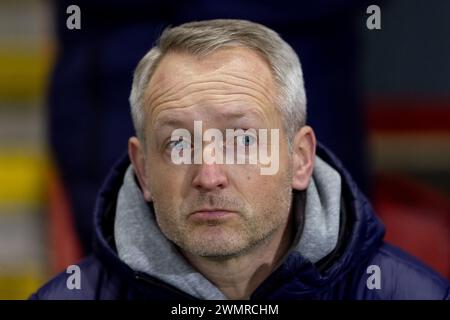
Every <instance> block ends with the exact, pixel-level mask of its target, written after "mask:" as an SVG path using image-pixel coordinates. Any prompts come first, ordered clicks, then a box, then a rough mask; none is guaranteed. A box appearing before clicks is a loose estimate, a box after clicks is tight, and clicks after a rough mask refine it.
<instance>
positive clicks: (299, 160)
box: [292, 126, 316, 190]
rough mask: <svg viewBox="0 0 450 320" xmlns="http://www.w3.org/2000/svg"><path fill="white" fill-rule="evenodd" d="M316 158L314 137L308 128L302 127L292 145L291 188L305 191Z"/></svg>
mask: <svg viewBox="0 0 450 320" xmlns="http://www.w3.org/2000/svg"><path fill="white" fill-rule="evenodd" d="M315 157H316V137H315V135H314V131H313V130H312V128H311V127H310V126H304V127H302V128H301V129H300V130H299V131H298V132H297V134H296V135H295V137H294V142H293V145H292V166H293V171H292V188H293V189H296V190H305V189H306V188H307V187H308V185H309V181H310V179H311V175H312V173H313V169H314V159H315Z"/></svg>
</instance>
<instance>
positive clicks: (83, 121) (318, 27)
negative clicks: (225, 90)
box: [0, 0, 450, 299]
mask: <svg viewBox="0 0 450 320" xmlns="http://www.w3.org/2000/svg"><path fill="white" fill-rule="evenodd" d="M72 4H76V5H78V6H79V7H80V9H81V29H80V30H77V29H74V30H70V29H68V28H67V26H66V21H67V19H68V18H69V16H70V15H71V14H68V13H66V9H67V7H68V6H69V5H72ZM371 4H377V5H378V6H379V7H380V8H381V30H369V29H368V28H367V27H366V20H367V18H368V17H369V16H370V14H367V13H366V9H367V7H368V6H369V5H371ZM211 18H244V19H249V20H253V21H256V22H261V23H263V24H265V25H267V26H269V27H271V28H273V29H274V30H276V31H277V32H279V33H280V35H281V36H282V37H283V38H284V39H285V40H287V41H288V42H289V43H290V44H291V45H292V46H293V47H294V49H295V50H296V51H297V53H298V54H299V56H300V59H301V62H302V67H303V69H304V76H305V85H306V90H307V96H308V122H309V124H310V125H312V126H313V127H314V129H315V131H316V133H317V136H318V138H319V140H320V141H321V142H322V143H323V144H325V145H326V146H328V147H329V148H330V149H332V150H333V151H334V152H335V153H336V154H337V155H338V157H340V158H341V160H342V162H343V163H344V164H345V165H346V167H347V168H348V169H349V171H350V172H351V174H352V175H353V176H354V178H355V180H356V181H357V183H358V184H359V185H360V187H361V189H362V190H364V192H365V193H366V194H367V195H368V196H369V198H370V199H371V200H372V202H373V205H374V207H375V208H376V210H377V212H378V214H379V215H380V217H381V218H382V220H383V221H384V223H385V224H386V228H387V235H386V237H387V240H389V241H391V242H393V243H395V244H396V245H398V246H400V247H401V248H403V249H404V250H406V251H408V252H409V253H411V254H412V255H414V256H416V257H418V258H420V259H421V260H423V261H425V262H426V263H427V264H428V265H430V266H431V267H433V268H434V269H436V270H437V271H439V272H440V273H441V274H442V275H444V276H445V277H447V278H449V279H450V61H449V58H448V57H450V2H449V1H446V0H431V1H427V2H424V1H420V0H391V1H370V2H368V1H360V0H342V1H332V0H328V1H327V0H320V1H314V3H312V2H311V1H288V0H278V1H269V0H264V1H251V0H247V1H239V2H233V1H226V2H225V1H223V2H219V1H201V0H196V1H189V2H187V1H173V0H170V1H164V3H162V2H158V1H144V0H142V1H139V0H130V1H118V0H110V1H106V0H97V1H75V0H74V1H65V0H61V1H54V2H53V1H45V0H20V1H12V0H2V1H1V2H0V299H26V298H27V297H28V296H29V295H30V294H31V293H32V292H33V291H34V290H36V289H37V288H38V287H39V286H40V285H42V284H43V283H44V282H46V281H47V280H48V279H49V278H50V277H52V276H53V275H55V274H56V273H57V272H60V271H63V270H64V269H65V268H66V267H67V266H68V265H70V264H72V263H75V262H76V261H78V260H79V259H80V258H81V257H83V256H84V255H86V254H88V253H89V252H91V250H92V244H91V243H92V237H91V234H92V211H93V206H94V202H95V197H96V193H97V191H98V189H99V188H100V186H101V183H102V181H103V179H104V178H105V176H106V174H107V173H108V170H109V169H110V167H111V166H112V164H113V163H114V161H115V160H116V159H117V158H118V157H119V156H120V155H121V154H123V153H124V152H125V151H126V141H127V139H128V137H129V136H130V135H132V134H133V130H132V124H131V118H130V116H129V104H128V95H129V91H130V88H131V80H132V72H133V69H134V67H135V66H136V64H137V62H138V61H139V59H140V58H141V57H142V56H143V55H144V54H145V53H146V52H147V51H148V50H149V49H150V48H151V46H152V45H153V43H154V41H155V39H156V38H157V36H158V35H159V34H160V33H161V31H162V30H163V29H164V27H165V26H167V25H169V24H172V25H176V24H179V23H182V22H186V21H192V20H202V19H211Z"/></svg>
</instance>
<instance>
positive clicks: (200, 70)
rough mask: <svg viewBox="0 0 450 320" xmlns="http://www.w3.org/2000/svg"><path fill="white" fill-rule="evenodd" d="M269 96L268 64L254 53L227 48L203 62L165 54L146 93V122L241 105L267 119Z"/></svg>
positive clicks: (188, 56) (199, 58)
mask: <svg viewBox="0 0 450 320" xmlns="http://www.w3.org/2000/svg"><path fill="white" fill-rule="evenodd" d="M275 91H276V90H275V81H274V77H273V75H272V71H271V69H270V66H269V63H268V62H267V61H266V59H265V58H264V57H263V55H262V54H260V53H259V52H257V51H255V50H251V49H248V48H241V47H227V48H221V49H219V50H217V51H214V52H212V53H210V54H208V55H206V56H194V55H191V54H188V53H180V52H171V53H168V54H167V55H166V56H164V57H163V58H162V60H161V61H160V64H159V65H158V67H157V68H156V70H155V73H154V75H153V77H152V78H151V81H150V83H149V86H148V88H147V92H146V96H147V103H146V105H147V106H148V107H147V108H148V109H147V116H148V117H149V118H150V119H152V120H155V118H156V117H157V116H158V115H159V114H160V113H167V112H168V111H178V112H179V111H181V110H183V109H184V110H183V111H185V112H191V111H195V110H197V109H199V108H204V107H208V108H209V107H210V106H218V105H220V106H221V110H223V109H225V108H224V106H226V108H233V107H239V106H244V105H245V106H246V107H247V110H248V109H251V107H254V108H256V109H260V110H259V111H260V112H262V113H267V114H269V113H271V112H273V111H274V110H271V108H274V104H273V100H274V99H273V98H274V96H275ZM249 107H250V108H249ZM211 108H212V107H211ZM212 109H213V108H212ZM197 111H198V110H197ZM257 111H258V110H257Z"/></svg>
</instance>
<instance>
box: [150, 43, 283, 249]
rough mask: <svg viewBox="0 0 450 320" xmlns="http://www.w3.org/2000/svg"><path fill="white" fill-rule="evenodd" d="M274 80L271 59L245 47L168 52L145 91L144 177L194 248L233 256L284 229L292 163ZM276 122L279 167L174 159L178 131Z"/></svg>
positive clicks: (158, 205) (162, 214)
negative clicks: (266, 169)
mask: <svg viewBox="0 0 450 320" xmlns="http://www.w3.org/2000/svg"><path fill="white" fill-rule="evenodd" d="M276 94H277V92H276V85H275V81H274V79H273V76H272V74H271V71H270V68H269V65H268V64H267V62H266V61H265V60H264V59H263V58H262V57H261V56H260V55H259V54H258V53H256V52H254V51H252V50H249V49H245V48H236V47H234V48H226V49H221V50H218V51H216V52H214V53H212V54H209V55H207V56H206V57H202V58H199V57H195V56H192V55H189V54H184V53H170V54H168V55H166V56H165V57H164V58H163V59H162V61H161V63H160V65H159V66H158V67H157V69H156V72H155V73H154V75H153V77H152V79H151V82H150V85H149V89H148V91H147V92H146V96H147V106H148V109H147V113H146V119H145V124H146V131H145V136H146V146H145V148H143V152H145V165H144V166H145V178H144V179H145V182H146V185H147V187H148V190H149V194H150V195H151V196H147V197H146V198H147V200H148V201H153V204H154V208H155V214H156V220H157V223H158V225H159V227H160V229H161V230H162V232H163V233H164V234H165V236H166V237H167V238H168V239H170V240H172V241H173V242H174V243H175V244H177V245H178V246H179V247H180V248H181V249H183V250H186V251H188V252H190V253H191V254H195V255H200V256H208V257H233V256H238V255H240V254H242V253H244V252H247V251H248V250H249V249H251V248H252V247H254V246H256V245H257V244H259V243H262V242H263V241H264V240H267V239H270V237H271V236H274V235H275V234H276V233H277V232H278V233H280V232H283V230H284V228H285V226H286V224H287V221H288V217H289V211H290V204H291V181H292V173H291V171H292V169H291V165H290V157H289V155H288V151H287V144H286V137H285V133H284V130H282V127H283V126H282V121H281V117H280V115H279V113H278V112H277V111H276V109H275V104H274V99H275V96H276ZM194 121H202V125H203V130H206V129H208V128H217V129H219V130H221V131H223V132H224V137H225V130H226V129H249V128H253V129H268V131H270V129H279V134H280V138H279V141H270V143H278V144H279V170H278V171H277V173H276V174H274V175H261V172H260V170H259V169H260V166H261V165H260V164H206V163H203V164H190V165H189V164H181V165H176V164H174V163H173V161H172V159H171V146H170V138H171V134H172V132H173V130H175V129H177V128H185V129H187V130H189V131H190V132H191V134H192V136H193V135H194V132H193V127H194ZM269 151H270V149H269Z"/></svg>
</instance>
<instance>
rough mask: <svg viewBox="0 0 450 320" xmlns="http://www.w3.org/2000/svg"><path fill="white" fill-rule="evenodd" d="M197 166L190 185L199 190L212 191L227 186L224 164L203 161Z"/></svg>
mask: <svg viewBox="0 0 450 320" xmlns="http://www.w3.org/2000/svg"><path fill="white" fill-rule="evenodd" d="M197 167H198V168H197V171H196V172H195V176H194V179H193V180H192V185H193V187H195V188H196V189H198V190H199V191H204V192H205V191H213V190H216V189H223V188H225V187H226V186H228V178H227V175H226V172H225V170H224V165H220V164H215V163H213V164H206V163H203V164H199V165H197Z"/></svg>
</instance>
